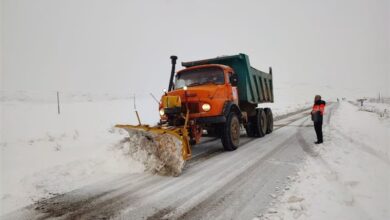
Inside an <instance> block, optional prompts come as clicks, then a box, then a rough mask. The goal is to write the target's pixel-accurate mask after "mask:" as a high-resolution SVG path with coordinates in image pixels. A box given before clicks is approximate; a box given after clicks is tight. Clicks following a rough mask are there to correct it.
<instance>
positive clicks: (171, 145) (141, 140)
mask: <svg viewBox="0 0 390 220" xmlns="http://www.w3.org/2000/svg"><path fill="white" fill-rule="evenodd" d="M115 127H117V128H122V129H125V130H126V131H127V132H128V133H129V142H130V143H129V144H130V146H131V148H133V150H134V151H135V152H136V153H135V154H134V155H133V156H134V157H135V158H134V159H136V160H138V161H140V162H141V163H143V164H144V166H145V170H146V171H150V172H152V173H156V174H159V175H165V176H178V175H180V174H181V172H182V170H183V167H184V165H185V161H186V160H188V159H190V158H191V148H190V145H189V136H188V131H187V129H186V128H185V127H163V126H153V127H150V126H149V125H116V126H115Z"/></svg>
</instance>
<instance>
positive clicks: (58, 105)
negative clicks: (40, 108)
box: [57, 91, 61, 114]
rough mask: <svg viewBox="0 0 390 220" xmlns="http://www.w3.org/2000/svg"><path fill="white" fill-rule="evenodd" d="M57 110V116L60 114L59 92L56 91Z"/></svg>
mask: <svg viewBox="0 0 390 220" xmlns="http://www.w3.org/2000/svg"><path fill="white" fill-rule="evenodd" d="M57 107H58V108H57V109H58V114H61V110H60V92H58V91H57Z"/></svg>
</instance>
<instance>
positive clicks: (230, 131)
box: [221, 112, 240, 151]
mask: <svg viewBox="0 0 390 220" xmlns="http://www.w3.org/2000/svg"><path fill="white" fill-rule="evenodd" d="M221 140H222V145H223V148H224V149H225V150H227V151H233V150H235V149H237V147H238V145H239V144H240V121H239V120H238V117H237V115H236V114H235V113H234V112H230V113H229V115H228V116H227V120H226V123H225V125H224V126H223V130H222V136H221Z"/></svg>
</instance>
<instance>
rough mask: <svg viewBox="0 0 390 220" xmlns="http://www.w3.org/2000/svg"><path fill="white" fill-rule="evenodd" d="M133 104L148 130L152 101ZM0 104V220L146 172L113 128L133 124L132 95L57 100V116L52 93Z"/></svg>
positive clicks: (19, 95) (8, 96)
mask: <svg viewBox="0 0 390 220" xmlns="http://www.w3.org/2000/svg"><path fill="white" fill-rule="evenodd" d="M136 97H137V99H136V105H137V106H136V107H137V109H138V111H139V112H140V116H141V120H142V123H146V124H154V123H156V122H157V121H158V119H159V116H158V111H157V109H158V106H157V105H156V103H155V101H154V100H153V99H152V98H151V97H150V96H149V94H137V95H136ZM0 98H1V114H2V118H1V119H2V122H1V134H2V137H1V142H0V147H1V170H2V172H1V205H0V207H1V215H3V214H7V213H10V212H13V211H15V210H17V209H20V208H22V207H25V206H27V205H30V204H33V203H35V202H38V201H41V200H43V199H49V198H52V197H56V196H58V195H61V194H63V193H66V192H70V191H72V190H75V189H78V188H81V187H83V186H88V185H93V184H95V183H99V182H101V181H107V180H110V179H115V178H117V177H118V176H121V175H123V174H134V173H144V172H146V171H145V170H148V167H145V164H144V163H142V162H141V161H140V160H138V159H139V158H135V159H134V157H139V156H140V155H141V154H140V153H139V152H134V148H133V146H130V145H129V142H128V137H129V134H128V133H127V132H126V131H124V130H122V129H118V128H114V125H115V124H116V123H129V124H137V120H136V117H135V114H134V103H133V102H134V100H133V94H131V95H126V94H123V93H118V94H112V93H111V94H108V93H107V94H106V93H102V94H97V93H74V92H72V93H70V92H60V114H58V106H57V102H56V92H52V93H49V92H30V91H19V92H6V91H3V92H2V93H1V97H0ZM150 106H153V107H150ZM308 107H310V104H309V103H308V102H302V103H295V102H283V103H275V104H272V108H273V110H274V115H275V118H278V117H283V116H284V115H288V114H289V113H293V112H297V111H301V110H302V109H307V108H308ZM16 121H18V122H19V123H15V122H16ZM218 149H219V148H218ZM144 156H145V155H144ZM149 165H150V163H149Z"/></svg>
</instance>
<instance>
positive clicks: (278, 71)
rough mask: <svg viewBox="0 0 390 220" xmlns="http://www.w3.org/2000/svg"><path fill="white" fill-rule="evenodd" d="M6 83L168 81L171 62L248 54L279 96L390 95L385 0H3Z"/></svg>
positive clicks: (133, 87) (146, 86) (93, 85)
mask: <svg viewBox="0 0 390 220" xmlns="http://www.w3.org/2000/svg"><path fill="white" fill-rule="evenodd" d="M1 9H2V10H1V13H2V22H1V26H2V36H1V42H2V45H1V48H2V49H1V53H2V54H1V55H2V60H1V61H2V62H1V64H2V68H1V78H0V80H1V89H3V90H38V91H41V90H42V91H46V90H50V91H52V90H66V91H68V90H69V91H92V92H94V91H104V92H110V91H129V92H130V91H131V92H137V93H147V92H154V93H159V92H160V91H161V90H162V89H163V88H165V87H167V84H168V78H169V72H170V63H169V62H170V61H169V56H170V55H172V54H175V55H177V56H178V57H179V61H180V62H181V61H189V60H195V59H204V58H209V57H215V56H220V55H232V54H237V53H246V54H248V55H249V57H250V61H251V64H252V66H254V67H255V68H258V69H261V70H268V66H272V67H273V68H274V84H275V94H276V96H277V97H276V98H278V97H279V98H280V99H282V98H286V97H287V96H290V98H297V96H298V97H299V99H302V98H307V97H310V100H311V98H312V96H313V95H314V94H316V93H320V94H322V95H324V96H326V97H333V98H334V97H341V96H347V97H349V96H351V97H357V96H376V95H377V94H378V92H382V93H384V94H386V93H387V95H389V89H388V87H389V84H390V82H389V74H390V15H389V13H390V1H389V0H327V1H323V0H321V1H320V0H307V1H299V0H297V1H288V0H286V1H278V0H273V1H259V0H253V1H244V0H242V1H227V0H217V1H216V0H214V1H210V0H199V1H195V0H191V1H185V0H162V1H158V0H150V1H147V0H139V1H134V0H131V1H130V0H62V1H60V0H34V1H31V0H2V5H1Z"/></svg>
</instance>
